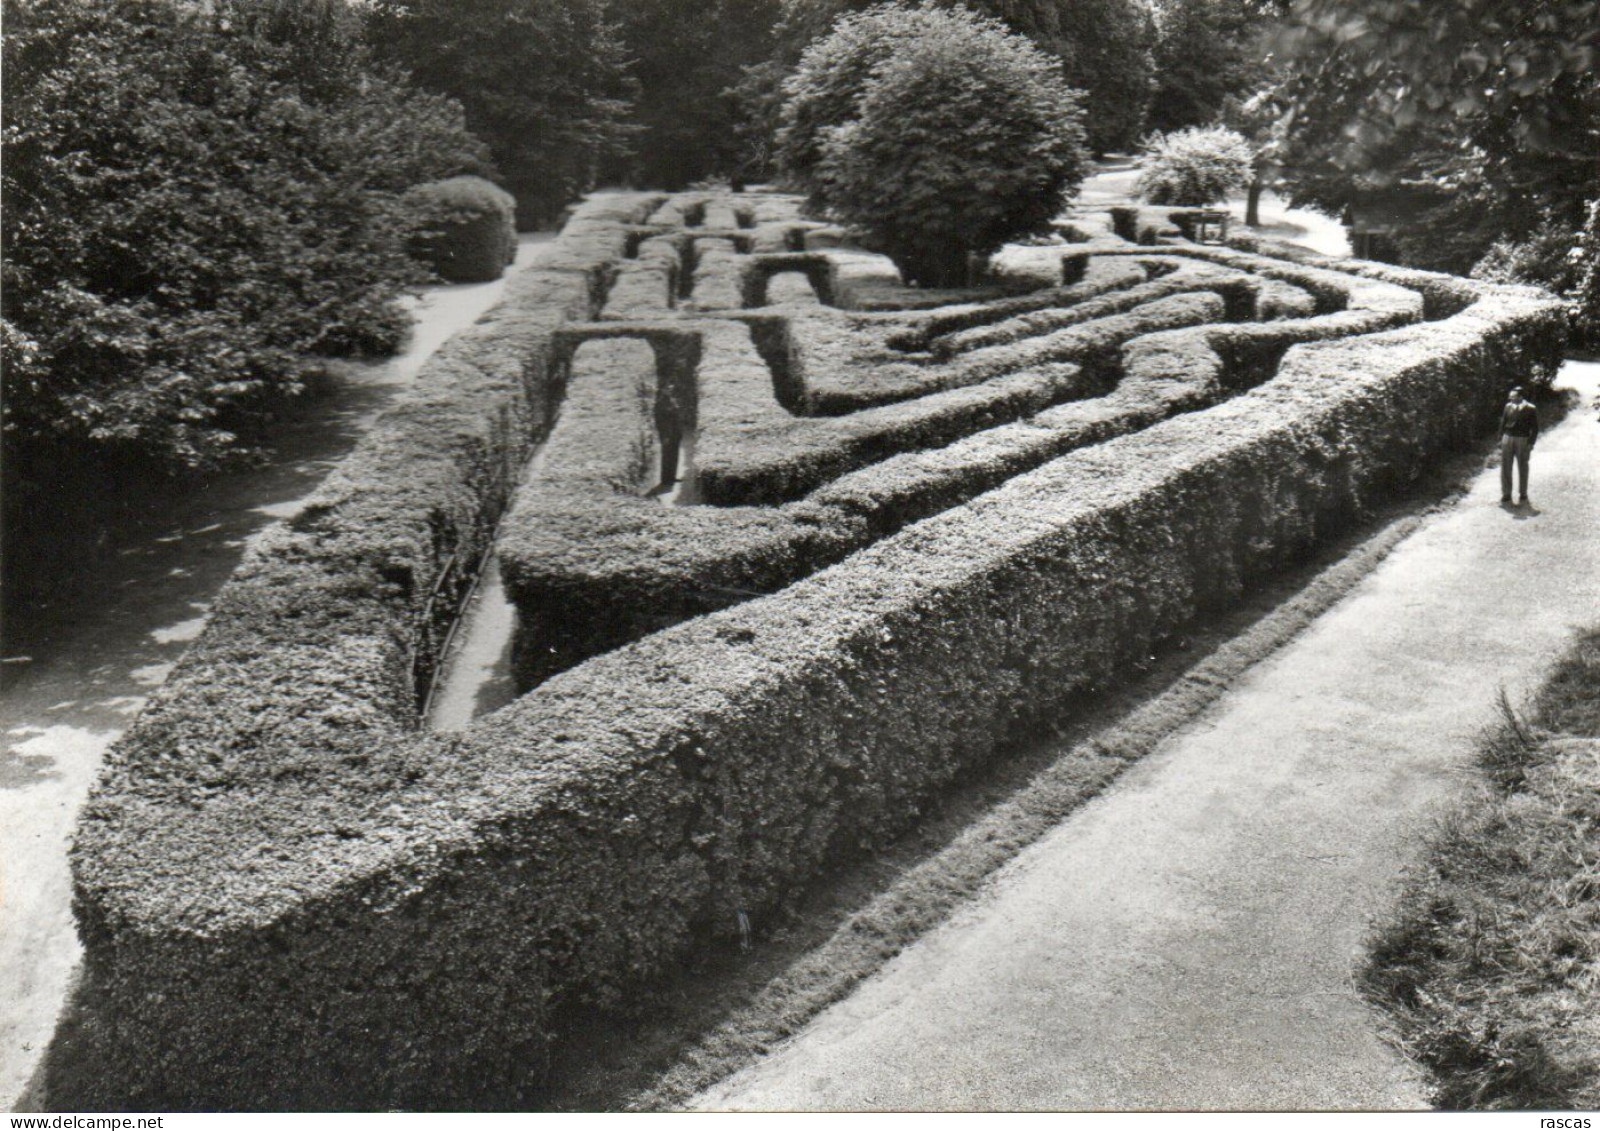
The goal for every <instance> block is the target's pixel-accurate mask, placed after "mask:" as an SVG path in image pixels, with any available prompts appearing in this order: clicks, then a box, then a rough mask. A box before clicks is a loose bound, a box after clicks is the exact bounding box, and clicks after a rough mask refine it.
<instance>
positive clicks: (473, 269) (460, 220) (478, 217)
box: [404, 177, 517, 283]
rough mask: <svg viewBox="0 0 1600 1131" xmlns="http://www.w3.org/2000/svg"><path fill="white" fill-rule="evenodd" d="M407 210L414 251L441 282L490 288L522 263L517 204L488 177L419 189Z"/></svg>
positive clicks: (410, 196) (408, 197)
mask: <svg viewBox="0 0 1600 1131" xmlns="http://www.w3.org/2000/svg"><path fill="white" fill-rule="evenodd" d="M404 205H405V207H406V209H407V223H408V226H409V233H408V239H407V247H408V249H409V250H410V251H411V254H412V255H414V256H416V257H417V258H418V259H420V260H422V261H423V262H424V263H426V264H427V265H428V266H429V267H431V268H433V270H434V271H435V272H437V273H438V274H439V276H440V277H441V278H444V279H447V280H449V281H450V282H452V283H486V282H489V281H490V280H493V279H498V278H499V277H500V276H501V275H502V274H503V273H504V272H505V269H506V264H508V263H510V262H511V261H512V260H513V259H515V258H516V255H517V226H516V211H517V203H516V200H515V199H514V198H513V197H512V195H511V194H510V193H508V192H506V191H505V190H504V189H502V188H498V187H496V186H495V185H493V184H490V183H489V182H488V181H486V180H484V179H483V178H482V177H451V178H449V179H448V180H443V181H430V182H428V183H427V184H423V185H417V186H416V187H414V188H412V189H410V190H409V191H407V192H406V194H405V198H404Z"/></svg>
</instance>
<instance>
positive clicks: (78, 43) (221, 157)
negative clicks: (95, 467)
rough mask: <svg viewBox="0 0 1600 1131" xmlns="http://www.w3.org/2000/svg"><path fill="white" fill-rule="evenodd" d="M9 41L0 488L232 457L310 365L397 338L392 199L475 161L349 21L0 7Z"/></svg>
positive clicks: (399, 270) (307, 3) (457, 123)
mask: <svg viewBox="0 0 1600 1131" xmlns="http://www.w3.org/2000/svg"><path fill="white" fill-rule="evenodd" d="M5 25H6V34H5V60H4V64H5V65H4V82H5V90H4V95H5V97H4V100H3V101H4V139H5V160H4V163H3V172H4V197H5V211H4V243H5V250H6V255H5V264H4V276H3V278H4V288H3V291H4V307H3V309H4V336H3V339H0V345H3V362H4V370H5V409H6V414H5V441H6V455H7V459H6V470H7V478H8V487H12V488H16V487H18V484H19V481H18V479H17V478H16V476H18V475H26V477H27V479H28V481H29V482H30V483H31V484H32V485H34V486H36V487H39V488H41V489H58V488H55V487H54V486H53V484H54V481H55V480H56V479H57V478H58V477H61V476H64V475H66V474H67V473H68V472H69V471H70V470H71V469H72V468H75V467H78V466H81V465H84V464H87V463H91V462H100V463H104V462H107V461H113V460H116V461H126V460H129V459H137V460H139V461H141V462H142V464H143V465H144V466H146V467H149V466H155V467H160V468H164V469H178V468H205V467H210V466H215V465H218V464H223V463H226V462H229V461H230V460H232V461H237V460H239V459H242V458H244V457H247V456H248V455H250V454H251V452H252V450H253V444H252V439H253V438H257V437H253V436H252V435H251V432H252V431H253V429H252V428H251V426H252V425H254V424H257V423H259V422H260V420H259V410H261V409H262V408H264V407H265V406H267V405H269V404H270V403H271V402H272V400H273V398H274V397H277V396H282V395H285V394H290V393H294V392H297V391H298V390H299V389H300V387H301V384H302V381H303V378H304V377H305V375H306V373H307V370H308V369H309V368H311V367H312V366H313V364H314V363H313V362H312V360H311V359H310V358H309V357H308V356H307V355H309V354H312V353H348V352H351V351H357V350H369V351H375V350H384V349H388V348H392V347H393V346H395V345H396V344H397V343H398V342H399V340H400V338H401V336H402V335H403V333H404V331H405V328H406V326H407V324H408V320H407V318H406V317H405V315H404V314H403V312H402V311H400V310H399V309H398V308H397V307H396V306H395V304H394V302H393V300H394V299H395V298H396V297H397V295H398V293H399V292H400V291H401V290H402V289H403V288H404V287H405V286H406V285H407V284H409V283H410V282H411V281H412V280H413V279H414V277H415V268H414V267H413V266H412V265H411V264H410V262H409V261H408V260H407V258H406V257H405V255H404V253H403V247H402V245H401V240H400V234H401V212H400V206H399V203H398V202H399V197H400V194H401V193H403V192H404V191H405V190H406V189H407V188H408V187H410V186H411V185H413V184H415V183H417V182H419V181H424V180H431V179H435V178H437V177H440V176H445V175H449V174H453V173H461V172H471V171H488V169H489V165H488V161H487V154H486V153H485V152H484V149H483V146H482V145H481V144H480V143H479V142H478V141H477V140H476V139H474V138H473V137H472V136H471V135H469V134H468V133H467V132H466V129H465V127H464V125H463V123H462V114H461V108H460V107H459V106H458V105H456V104H454V103H452V102H450V101H448V100H446V99H442V98H439V97H437V96H433V95H427V94H422V93H420V92H417V91H415V90H412V89H409V88H408V87H407V86H405V85H404V84H403V82H402V81H401V79H400V77H399V76H396V75H394V74H391V73H386V72H385V71H384V70H383V69H381V68H378V67H375V66H374V65H373V63H372V60H371V59H370V58H369V57H368V54H367V51H366V49H365V48H364V47H363V46H362V44H361V41H360V37H359V28H358V24H357V22H356V20H355V18H354V15H353V13H351V12H350V11H349V10H348V9H346V8H345V6H344V4H343V3H342V2H341V0H214V2H213V3H212V4H210V5H209V6H208V7H207V8H206V9H204V10H202V9H200V8H199V7H197V6H187V5H180V4H174V3H171V2H169V0H7V3H6V5H5ZM6 494H7V499H6V502H7V504H8V507H15V506H17V505H20V504H21V503H22V502H23V501H25V499H26V491H25V490H8V491H7V493H6Z"/></svg>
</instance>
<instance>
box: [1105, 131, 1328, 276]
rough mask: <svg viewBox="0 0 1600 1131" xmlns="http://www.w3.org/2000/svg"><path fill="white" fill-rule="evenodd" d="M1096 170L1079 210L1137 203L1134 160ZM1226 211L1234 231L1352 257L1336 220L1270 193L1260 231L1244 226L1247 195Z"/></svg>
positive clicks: (1109, 162)
mask: <svg viewBox="0 0 1600 1131" xmlns="http://www.w3.org/2000/svg"><path fill="white" fill-rule="evenodd" d="M1096 170H1097V171H1096V172H1095V173H1094V174H1093V175H1092V176H1090V177H1088V178H1086V179H1085V180H1084V182H1083V187H1082V188H1081V189H1080V190H1079V192H1078V197H1077V204H1078V206H1079V207H1082V208H1107V207H1110V206H1111V205H1113V204H1130V203H1136V202H1135V200H1134V196H1133V189H1134V185H1135V184H1136V183H1137V182H1138V180H1139V164H1138V161H1137V160H1136V159H1135V158H1132V157H1126V156H1114V157H1108V158H1106V159H1105V160H1103V161H1100V162H1098V163H1097V165H1096ZM1226 208H1227V210H1228V212H1229V213H1231V214H1232V216H1233V229H1232V230H1233V231H1238V232H1249V233H1253V234H1255V235H1262V236H1271V237H1272V238H1273V239H1279V240H1286V241H1287V242H1289V243H1296V244H1299V245H1300V246H1302V247H1306V248H1310V249H1311V250H1312V251H1315V252H1318V253H1320V254H1322V255H1349V254H1350V234H1349V233H1348V232H1346V231H1345V228H1344V225H1343V224H1341V223H1340V222H1339V221H1338V220H1337V219H1336V218H1334V217H1332V216H1325V215H1323V214H1322V213H1321V212H1313V211H1311V210H1310V209H1308V208H1293V207H1291V206H1290V204H1289V202H1288V201H1287V200H1285V199H1284V198H1283V197H1281V196H1279V195H1278V194H1277V193H1275V192H1272V191H1270V190H1268V191H1267V192H1264V193H1262V194H1261V226H1260V227H1259V228H1246V227H1245V226H1244V214H1245V194H1244V193H1242V192H1239V193H1234V194H1233V195H1232V196H1230V197H1229V198H1228V202H1227V205H1226Z"/></svg>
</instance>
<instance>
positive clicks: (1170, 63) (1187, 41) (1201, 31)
mask: <svg viewBox="0 0 1600 1131" xmlns="http://www.w3.org/2000/svg"><path fill="white" fill-rule="evenodd" d="M1272 23H1273V20H1272V19H1271V17H1270V15H1269V14H1268V13H1265V12H1263V11H1261V10H1260V8H1259V7H1258V6H1257V5H1255V4H1252V3H1249V2H1247V0H1161V3H1160V4H1159V5H1158V8H1157V26H1158V35H1157V42H1156V49H1155V74H1156V92H1155V97H1154V98H1152V99H1151V102H1150V111H1149V113H1148V114H1146V115H1145V122H1144V128H1145V129H1147V130H1149V131H1151V132H1152V133H1170V132H1172V131H1173V130H1179V129H1183V128H1184V127H1186V126H1208V125H1212V124H1214V123H1215V122H1216V121H1217V119H1218V117H1219V116H1221V115H1222V114H1223V110H1224V107H1225V106H1226V104H1227V103H1228V102H1229V101H1230V100H1235V101H1240V102H1242V101H1244V100H1246V99H1248V98H1249V97H1250V96H1251V95H1253V94H1254V93H1255V92H1256V91H1257V90H1258V89H1259V88H1260V87H1261V86H1263V85H1264V84H1265V83H1266V81H1267V79H1268V66H1267V52H1266V50H1265V44H1264V41H1265V39H1266V36H1267V29H1268V28H1269V27H1270V26H1271V25H1272Z"/></svg>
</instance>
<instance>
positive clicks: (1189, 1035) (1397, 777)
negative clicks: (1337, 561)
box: [693, 362, 1600, 1110]
mask: <svg viewBox="0 0 1600 1131" xmlns="http://www.w3.org/2000/svg"><path fill="white" fill-rule="evenodd" d="M1560 384H1561V385H1563V386H1565V387H1567V388H1569V389H1572V390H1575V391H1576V392H1577V393H1578V394H1579V395H1580V396H1581V398H1582V403H1581V407H1579V408H1577V409H1575V410H1574V411H1573V412H1572V413H1571V414H1570V415H1569V416H1568V417H1567V419H1566V420H1565V421H1564V422H1563V423H1562V424H1561V425H1559V426H1558V427H1556V428H1555V429H1553V430H1552V431H1550V432H1549V433H1547V435H1546V437H1545V438H1544V439H1542V440H1541V441H1540V444H1539V447H1538V451H1537V453H1536V457H1535V467H1534V482H1533V491H1532V497H1533V500H1534V502H1533V506H1532V507H1531V508H1527V509H1521V510H1517V511H1508V510H1504V509H1502V508H1501V507H1500V506H1498V502H1497V501H1498V497H1499V483H1498V472H1497V471H1496V470H1494V469H1492V468H1491V469H1489V470H1486V471H1485V472H1484V473H1483V474H1482V475H1481V476H1480V477H1479V478H1478V479H1477V481H1476V482H1475V483H1474V484H1473V487H1472V490H1471V492H1470V493H1469V494H1468V495H1467V496H1466V497H1465V498H1464V499H1462V500H1461V502H1460V503H1459V504H1458V505H1456V506H1453V507H1452V508H1450V509H1449V510H1447V511H1446V512H1444V513H1442V514H1440V515H1438V516H1436V517H1435V518H1433V519H1431V520H1430V521H1429V522H1427V523H1426V524H1424V525H1423V526H1422V527H1421V528H1420V529H1419V530H1418V531H1417V532H1416V533H1415V534H1413V535H1412V536H1411V537H1409V538H1408V539H1407V540H1406V541H1404V542H1403V543H1402V544H1401V545H1400V546H1399V547H1397V548H1396V550H1395V551H1394V552H1393V553H1392V555H1391V556H1390V557H1389V558H1387V559H1386V560H1385V562H1384V563H1383V564H1382V565H1381V566H1380V567H1379V568H1378V569H1377V570H1376V571H1375V572H1374V573H1373V574H1372V575H1370V576H1369V577H1368V578H1367V579H1366V580H1365V581H1364V582H1363V583H1361V584H1360V585H1359V586H1357V588H1356V589H1355V590H1353V591H1352V592H1351V593H1350V594H1349V595H1348V596H1347V597H1346V598H1345V599H1344V600H1343V601H1342V602H1341V603H1340V604H1339V605H1337V606H1335V608H1334V609H1332V610H1331V611H1330V612H1328V613H1327V614H1326V615H1324V616H1323V617H1322V618H1321V619H1320V620H1319V621H1318V622H1317V623H1315V624H1314V625H1313V626H1312V627H1311V628H1310V629H1308V630H1307V631H1306V632H1305V633H1304V634H1303V635H1302V636H1301V637H1299V638H1298V639H1297V640H1296V641H1294V642H1293V643H1292V644H1290V645H1289V646H1288V647H1286V648H1284V649H1283V650H1282V651H1281V652H1279V653H1278V654H1276V655H1275V656H1274V657H1272V658H1271V659H1269V660H1268V661H1266V662H1265V663H1263V664H1261V665H1260V666H1258V667H1257V668H1256V669H1254V670H1253V671H1252V672H1251V674H1250V675H1249V676H1248V677H1247V678H1245V679H1243V680H1241V681H1240V683H1239V684H1238V685H1237V686H1236V687H1235V688H1233V689H1232V690H1231V691H1230V692H1229V694H1228V695H1227V696H1226V697H1224V698H1223V699H1222V700H1221V701H1219V703H1218V705H1217V706H1216V707H1215V708H1214V709H1213V710H1212V712H1210V713H1209V714H1208V715H1207V716H1205V717H1203V718H1202V719H1201V720H1200V721H1199V722H1198V723H1196V724H1195V725H1193V726H1192V727H1190V728H1189V729H1188V730H1186V731H1184V732H1181V733H1180V734H1179V735H1177V736H1175V737H1174V738H1173V739H1172V740H1170V741H1169V742H1168V743H1167V745H1166V746H1165V747H1164V748H1163V749H1162V750H1160V751H1158V752H1157V753H1156V754H1154V755H1153V756H1151V757H1150V758H1149V759H1147V760H1146V761H1145V762H1143V763H1142V764H1140V765H1139V766H1137V767H1135V768H1133V769H1131V770H1130V771H1129V772H1128V773H1127V774H1126V775H1125V776H1124V777H1123V778H1122V779H1120V781H1119V783H1118V784H1117V785H1116V786H1115V787H1114V788H1113V789H1111V790H1110V791H1108V792H1107V793H1106V794H1105V795H1104V796H1103V797H1101V798H1100V799H1099V800H1097V801H1095V802H1093V803H1091V804H1090V805H1088V806H1086V807H1085V808H1084V809H1083V810H1081V811H1080V812H1079V813H1078V814H1076V815H1075V816H1073V817H1072V818H1070V819H1069V820H1067V821H1066V822H1064V823H1063V824H1062V825H1061V826H1060V827H1059V828H1058V829H1057V830H1055V831H1054V832H1053V833H1051V834H1050V835H1049V836H1047V837H1046V838H1044V839H1043V840H1042V841H1040V842H1039V843H1038V844H1036V845H1035V846H1034V847H1033V848H1031V849H1030V850H1028V851H1026V852H1025V853H1024V854H1023V855H1022V856H1020V857H1019V858H1018V859H1017V860H1016V861H1014V862H1013V864H1012V865H1011V866H1010V867H1008V868H1007V869H1006V870H1005V871H1004V872H1002V873H1001V874H1000V875H999V876H998V877H997V878H996V880H995V881H994V882H993V883H992V884H991V885H990V887H989V888H988V889H987V890H986V892H985V894H983V895H982V896H980V897H979V898H978V899H976V900H974V902H973V903H972V904H971V905H970V906H969V907H968V908H967V909H966V910H965V911H964V912H963V913H961V914H959V915H957V916H956V917H955V918H953V919H952V920H951V921H949V922H948V923H947V924H945V925H944V926H943V927H941V928H939V929H938V930H936V931H934V932H933V933H932V934H930V935H929V936H927V937H925V938H923V939H922V940H921V941H919V942H918V943H916V944H914V945H913V946H911V947H909V948H908V949H907V950H906V951H905V952H904V953H902V954H901V955H900V956H899V957H898V958H896V959H895V960H894V961H893V962H891V963H890V964H889V965H888V966H887V967H885V968H884V970H883V971H882V972H880V974H878V975H877V976H876V977H874V978H872V979H871V980H869V981H868V982H866V983H865V984H863V986H862V987H861V988H860V989H859V990H857V991H856V992H855V993H854V994H853V995H852V996H850V997H849V998H847V999H845V1000H844V1001H842V1002H841V1003H839V1004H838V1005H836V1006H834V1007H833V1008H831V1009H829V1010H828V1011H826V1012H824V1013H823V1014H822V1015H821V1016H819V1017H818V1018H817V1019H816V1020H815V1021H814V1022H813V1023H812V1024H811V1025H810V1026H808V1027H807V1028H806V1029H805V1030H803V1031H802V1032H801V1033H799V1034H798V1035H797V1036H796V1037H795V1038H793V1039H792V1040H791V1041H790V1042H788V1043H787V1044H786V1045H784V1046H782V1047H780V1048H778V1049H776V1050H775V1051H774V1052H773V1053H772V1054H771V1055H770V1056H768V1057H767V1058H766V1059H765V1060H764V1061H762V1062H760V1063H758V1064H755V1065H753V1066H751V1067H750V1068H748V1069H746V1070H745V1071H744V1072H742V1073H739V1074H737V1075H735V1076H734V1077H733V1078H731V1079H730V1080H728V1081H726V1082H724V1083H723V1084H722V1085H720V1086H717V1087H715V1088H713V1089H711V1090H709V1091H708V1092H706V1093H704V1094H702V1095H701V1096H699V1097H698V1098H697V1099H696V1101H695V1102H694V1105H693V1106H696V1107H698V1108H701V1109H745V1110H749V1109H764V1110H772V1109H807V1110H814V1109H947V1108H954V1109H962V1108H971V1109H995V1108H999V1109H1011V1108H1022V1109H1039V1108H1044V1109H1063V1108H1064V1109H1152V1108H1156V1109H1171V1108H1180V1109H1238V1108H1245V1109H1257V1108H1268V1109H1371V1108H1415V1107H1421V1106H1424V1094H1423V1091H1422V1088H1421V1086H1420V1084H1419V1081H1418V1080H1417V1079H1416V1078H1415V1077H1414V1074H1413V1072H1412V1070H1411V1069H1410V1067H1409V1066H1408V1065H1407V1064H1405V1063H1404V1062H1403V1061H1402V1059H1401V1058H1400V1057H1399V1056H1398V1054H1396V1053H1394V1052H1393V1051H1392V1050H1390V1049H1389V1048H1388V1047H1387V1046H1386V1045H1385V1044H1383V1042H1382V1041H1381V1039H1380V1038H1379V1036H1378V1033H1377V1030H1376V1026H1375V1022H1374V1019H1373V1017H1372V1016H1371V1015H1370V1014H1369V1013H1368V1011H1367V1010H1366V1008H1365V1007H1364V1006H1363V1004H1362V1003H1361V1002H1360V1000H1359V999H1358V998H1357V996H1356V993H1355V991H1354V988H1353V986H1352V979H1351V971H1352V967H1353V965H1354V964H1355V963H1356V962H1357V960H1358V957H1359V955H1360V951H1361V944H1362V940H1363V937H1364V934H1365V932H1366V930H1367V925H1368V924H1369V923H1370V922H1371V920H1372V919H1373V917H1376V916H1382V915H1384V914H1385V913H1386V912H1387V911H1388V909H1389V908H1390V906H1391V903H1392V900H1393V898H1394V895H1395V891H1396V882H1397V878H1398V875H1399V873H1400V870H1401V868H1402V866H1403V865H1404V864H1405V863H1406V862H1407V861H1408V860H1411V859H1413V858H1414V857H1415V854H1416V852H1417V851H1418V848H1419V846H1420V844H1421V843H1422V838H1423V833H1424V830H1425V828H1426V823H1427V821H1428V819H1429V813H1430V811H1431V810H1432V809H1433V808H1434V806H1435V805H1436V804H1438V803H1440V802H1443V801H1446V800H1447V799H1449V798H1450V797H1451V796H1452V795H1453V794H1454V793H1456V792H1457V791H1458V790H1459V789H1460V788H1461V786H1462V784H1463V781H1464V779H1465V778H1466V776H1467V775H1468V774H1469V773H1470V771H1469V770H1468V769H1467V767H1466V765H1465V758H1466V757H1467V754H1468V752H1469V750H1470V746H1471V741H1472V737H1473V735H1474V733H1475V732H1476V731H1477V730H1478V729H1479V728H1480V727H1482V726H1483V725H1485V724H1486V723H1488V722H1489V721H1490V719H1491V716H1492V713H1493V710H1494V699H1495V693H1496V690H1497V688H1499V687H1501V686H1504V687H1505V688H1506V689H1507V690H1508V692H1510V693H1511V695H1512V697H1513V698H1514V699H1515V698H1516V697H1517V696H1518V695H1520V694H1522V693H1524V692H1526V691H1528V690H1530V689H1531V688H1533V687H1534V686H1536V685H1537V683H1538V681H1539V676H1540V674H1541V671H1542V669H1543V668H1544V667H1545V665H1546V664H1548V663H1549V662H1550V661H1551V660H1552V659H1553V658H1554V656H1555V655H1556V654H1557V653H1558V652H1559V651H1560V649H1561V648H1562V646H1563V645H1564V644H1565V642H1566V641H1567V639H1568V637H1569V634H1570V633H1571V632H1572V631H1573V630H1574V629H1576V628H1577V627H1579V626H1580V625H1582V624H1585V623H1589V622H1592V621H1593V619H1594V616H1595V613H1596V611H1597V610H1600V424H1597V423H1596V420H1595V413H1594V404H1595V400H1596V395H1597V393H1600V364H1593V363H1589V364H1583V363H1576V362H1571V363H1568V365H1567V366H1566V367H1565V369H1564V370H1563V373H1562V378H1561V381H1560Z"/></svg>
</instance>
